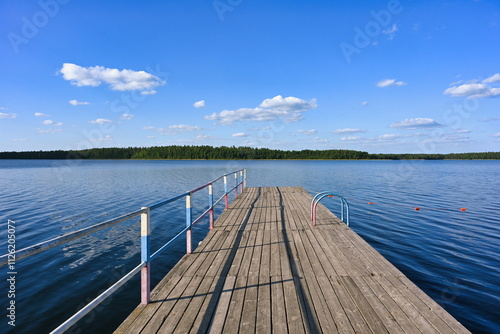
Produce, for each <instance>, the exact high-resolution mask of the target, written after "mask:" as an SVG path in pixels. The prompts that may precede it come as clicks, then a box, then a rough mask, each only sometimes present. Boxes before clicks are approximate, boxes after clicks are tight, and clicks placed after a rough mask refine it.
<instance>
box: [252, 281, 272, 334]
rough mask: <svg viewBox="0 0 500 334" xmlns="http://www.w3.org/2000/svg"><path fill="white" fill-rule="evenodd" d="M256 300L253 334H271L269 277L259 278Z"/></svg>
mask: <svg viewBox="0 0 500 334" xmlns="http://www.w3.org/2000/svg"><path fill="white" fill-rule="evenodd" d="M257 295H258V299H257V319H256V323H255V333H258V334H270V333H271V277H270V276H269V275H265V276H259V288H258V292H257Z"/></svg>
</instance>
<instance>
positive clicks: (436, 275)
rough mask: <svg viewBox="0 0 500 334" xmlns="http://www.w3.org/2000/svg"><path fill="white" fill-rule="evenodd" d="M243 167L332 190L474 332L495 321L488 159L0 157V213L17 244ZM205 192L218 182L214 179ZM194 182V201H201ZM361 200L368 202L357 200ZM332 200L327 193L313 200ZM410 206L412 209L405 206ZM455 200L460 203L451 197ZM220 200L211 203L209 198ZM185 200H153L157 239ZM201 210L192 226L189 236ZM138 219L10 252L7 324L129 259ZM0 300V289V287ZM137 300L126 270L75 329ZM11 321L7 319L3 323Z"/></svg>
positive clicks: (367, 234) (49, 319) (499, 245)
mask: <svg viewBox="0 0 500 334" xmlns="http://www.w3.org/2000/svg"><path fill="white" fill-rule="evenodd" d="M243 167H245V168H247V169H248V177H249V179H248V185H249V186H302V187H303V188H305V189H306V190H308V191H310V192H311V193H313V192H318V191H323V190H333V191H336V192H338V193H340V194H342V195H343V196H344V197H346V198H347V200H348V201H349V203H350V207H351V227H352V228H353V229H354V230H355V231H356V232H358V233H359V234H360V235H361V236H362V237H363V238H364V239H365V240H367V241H368V242H369V243H370V244H371V245H372V246H374V247H375V248H376V249H377V250H378V251H379V252H380V253H382V255H384V256H385V257H386V258H388V259H389V260H390V261H391V262H392V263H394V264H395V265H396V266H397V267H398V268H399V269H400V270H402V271H403V272H404V273H405V274H406V275H407V276H408V277H409V278H410V279H411V280H413V281H414V282H415V283H416V284H417V285H418V286H420V287H421V288H422V289H423V290H424V291H425V292H427V293H428V294H429V295H430V296H431V297H432V298H434V299H435V300H436V301H437V302H438V303H440V304H441V305H443V306H444V307H445V308H446V309H447V310H448V311H449V312H450V313H452V314H453V315H454V316H455V317H456V318H457V319H458V320H459V321H461V322H462V323H463V324H464V325H465V326H467V327H468V328H469V329H470V330H471V331H473V332H475V333H481V332H483V333H493V332H500V326H499V325H498V319H500V314H499V311H498V305H499V304H500V300H499V299H500V297H499V296H500V288H499V286H498V277H500V275H499V274H500V269H499V268H500V263H499V260H498V255H497V254H498V253H499V252H500V242H499V241H500V240H499V236H500V233H499V232H500V231H499V230H500V224H499V219H498V212H499V210H500V195H499V194H498V189H500V180H499V179H498V178H497V177H495V176H496V175H499V172H500V162H497V161H411V162H400V161H77V162H66V161H43V160H34V161H14V160H0V185H1V187H0V204H1V205H0V217H1V219H2V221H1V222H0V223H2V224H5V223H6V221H7V219H12V220H14V221H16V224H17V228H18V230H17V244H16V246H17V248H22V247H26V246H29V245H32V244H34V243H37V242H41V241H44V240H47V239H50V238H52V237H55V236H58V235H62V234H65V233H68V232H71V231H75V230H78V229H81V228H84V227H86V226H90V225H93V224H96V223H99V222H102V221H105V220H107V219H110V218H114V217H116V216H119V215H122V214H124V213H127V212H130V211H132V210H136V209H139V208H140V207H142V206H145V205H150V204H153V203H156V202H157V201H160V200H163V199H166V198H169V197H172V196H174V195H178V194H180V193H182V192H185V191H187V190H190V189H192V188H195V187H197V186H199V185H201V184H204V183H206V182H208V181H210V180H212V179H214V178H216V177H218V176H220V175H222V174H223V173H225V172H230V171H233V170H236V169H239V168H243ZM215 192H216V196H217V197H218V196H220V195H221V194H222V192H223V189H222V187H221V186H220V187H219V188H216V189H215ZM207 196H208V195H207V194H206V192H204V191H201V192H199V193H196V194H195V195H194V198H193V202H194V207H195V208H196V209H195V213H194V215H195V216H196V215H197V214H200V213H201V212H202V211H203V210H204V209H205V208H206V205H207V203H208V197H207ZM368 202H372V203H374V204H368ZM323 203H324V204H325V205H327V206H328V207H329V208H330V209H331V210H332V211H334V212H337V211H338V209H339V205H338V202H337V201H334V200H331V201H328V200H324V202H323ZM415 207H421V208H422V210H420V211H415V210H414V208H415ZM462 207H465V208H467V211H466V212H461V211H460V210H459V209H460V208H462ZM219 211H220V209H219ZM184 214H185V209H184V202H183V201H180V202H179V203H176V204H175V205H172V206H167V207H165V208H161V209H159V210H158V211H155V212H154V213H153V216H152V231H153V234H152V245H153V249H157V248H158V247H159V246H160V245H162V244H163V243H164V242H165V241H166V240H168V239H169V238H170V237H172V236H173V235H175V234H176V233H177V232H178V231H180V230H181V229H182V228H183V227H184V224H185V222H184ZM206 230H207V221H203V222H202V224H201V225H200V226H197V227H196V228H195V238H196V240H195V242H198V241H199V240H201V239H202V238H203V237H204V235H205V233H206ZM6 240H7V238H6V231H5V229H4V230H2V231H1V233H0V249H6ZM184 247H185V241H184V240H183V239H182V238H181V239H180V240H179V242H178V243H177V244H175V245H174V247H173V248H172V249H170V250H169V251H167V252H165V253H164V254H162V255H161V256H160V257H159V258H158V259H157V260H155V262H153V264H152V268H153V279H152V281H153V282H152V283H153V284H155V283H156V282H158V281H159V280H160V279H161V278H162V277H163V275H165V273H166V272H168V270H169V269H170V268H171V267H172V266H173V265H174V264H175V263H176V262H177V261H178V259H179V258H180V257H181V256H182V255H183V254H184V251H185V249H184ZM139 249H140V238H139V219H138V218H135V219H131V220H129V221H127V222H124V223H121V224H118V225H116V226H113V227H111V228H109V229H106V230H104V231H100V232H97V233H95V234H92V235H90V236H87V237H84V238H82V239H79V240H76V241H73V242H70V243H67V244H65V245H62V246H59V247H57V248H54V249H51V250H49V251H46V252H44V253H42V254H39V255H37V256H33V257H30V258H27V259H24V260H21V261H19V262H18V263H17V269H18V272H19V279H18V286H17V288H18V291H22V293H20V294H19V296H18V297H17V299H16V303H17V305H18V306H19V307H18V313H17V316H18V318H17V320H18V322H17V323H18V324H19V325H18V326H16V330H15V333H33V332H39V333H44V332H49V331H50V330H51V329H53V328H55V327H56V326H57V325H59V324H60V323H61V322H63V321H64V320H66V319H67V318H68V317H69V316H71V315H72V314H73V313H75V312H76V311H77V310H78V309H79V308H80V307H81V306H82V304H84V303H86V302H88V301H90V300H91V299H93V298H95V297H96V296H97V295H98V293H99V292H100V291H102V290H104V289H106V288H108V287H109V286H110V285H111V284H113V283H114V282H115V281H116V280H117V279H119V278H121V277H122V276H123V275H124V274H125V273H127V272H128V271H129V270H131V269H132V268H134V267H135V266H136V265H137V264H138V263H139V260H140V254H139ZM0 302H1V303H2V304H1V305H4V304H5V303H6V296H4V294H2V295H0ZM138 302H139V285H138V281H137V279H134V280H132V281H131V282H130V283H128V284H127V285H126V286H125V288H123V289H121V291H120V293H119V294H117V295H114V296H113V297H112V298H111V300H110V301H109V300H108V301H106V305H103V306H100V307H99V308H98V309H96V310H95V311H94V312H93V313H92V315H91V316H89V317H86V318H84V319H83V320H82V321H81V322H80V323H79V324H78V329H81V330H82V331H83V332H100V333H106V332H112V330H113V329H114V328H116V326H117V325H118V324H119V323H120V322H121V321H122V320H123V319H124V317H126V316H127V315H128V314H129V312H130V311H131V310H133V308H134V307H135V306H136V305H137V304H138ZM11 332H13V331H11Z"/></svg>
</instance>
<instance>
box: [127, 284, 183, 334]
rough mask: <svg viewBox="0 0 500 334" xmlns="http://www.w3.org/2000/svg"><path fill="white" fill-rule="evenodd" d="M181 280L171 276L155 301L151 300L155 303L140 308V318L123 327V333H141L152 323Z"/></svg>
mask: <svg viewBox="0 0 500 334" xmlns="http://www.w3.org/2000/svg"><path fill="white" fill-rule="evenodd" d="M181 278H182V277H181V276H174V275H171V276H169V280H168V281H167V283H165V284H164V285H163V286H162V290H161V291H160V292H159V293H157V294H156V295H155V297H154V299H153V298H152V299H151V301H152V302H153V303H150V304H149V305H147V307H144V306H142V307H140V309H141V310H142V312H141V313H140V316H138V317H136V318H135V319H134V321H133V322H132V323H131V324H126V325H124V326H122V331H123V333H139V332H141V331H142V329H143V328H144V327H145V326H146V325H147V324H148V323H149V322H150V321H151V319H152V318H153V316H154V315H155V314H156V312H157V311H158V309H159V308H160V306H161V301H162V300H163V299H165V298H166V297H167V296H168V295H169V294H170V292H171V291H172V290H173V289H174V288H175V287H176V286H177V284H178V283H179V281H180V280H181ZM125 326H126V327H125Z"/></svg>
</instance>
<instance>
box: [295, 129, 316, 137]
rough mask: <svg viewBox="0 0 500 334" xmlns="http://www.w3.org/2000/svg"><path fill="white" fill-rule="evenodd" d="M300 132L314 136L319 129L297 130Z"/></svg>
mask: <svg viewBox="0 0 500 334" xmlns="http://www.w3.org/2000/svg"><path fill="white" fill-rule="evenodd" d="M297 132H298V133H302V134H303V135H307V136H312V135H315V134H317V133H318V131H316V130H314V129H311V130H297Z"/></svg>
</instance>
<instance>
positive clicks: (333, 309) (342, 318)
mask: <svg viewBox="0 0 500 334" xmlns="http://www.w3.org/2000/svg"><path fill="white" fill-rule="evenodd" d="M317 279H318V283H319V285H320V286H321V290H322V291H323V293H324V294H325V296H328V298H326V305H327V306H328V308H329V309H330V314H331V315H332V316H333V319H334V321H335V324H336V325H337V330H338V331H339V333H354V328H353V327H352V325H351V322H350V321H349V318H348V317H347V314H346V312H345V311H344V308H343V307H342V304H341V303H340V301H339V299H338V297H337V294H336V293H335V290H334V289H333V287H332V284H331V282H330V279H329V278H328V277H318V278H317Z"/></svg>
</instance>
